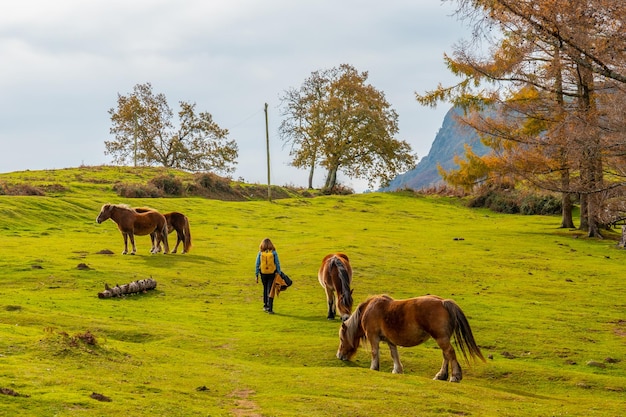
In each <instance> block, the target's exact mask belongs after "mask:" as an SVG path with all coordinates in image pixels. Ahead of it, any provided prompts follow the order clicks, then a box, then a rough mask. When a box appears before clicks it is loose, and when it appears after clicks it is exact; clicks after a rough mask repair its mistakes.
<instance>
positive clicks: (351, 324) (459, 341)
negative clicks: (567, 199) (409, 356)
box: [337, 295, 485, 382]
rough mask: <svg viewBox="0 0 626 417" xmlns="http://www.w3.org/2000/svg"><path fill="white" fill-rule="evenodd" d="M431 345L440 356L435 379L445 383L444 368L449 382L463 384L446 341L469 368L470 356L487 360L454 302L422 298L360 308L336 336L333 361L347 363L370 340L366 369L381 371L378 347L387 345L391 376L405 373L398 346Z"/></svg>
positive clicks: (375, 301) (385, 299)
mask: <svg viewBox="0 0 626 417" xmlns="http://www.w3.org/2000/svg"><path fill="white" fill-rule="evenodd" d="M430 337H432V338H433V339H435V341H436V342H437V344H438V345H439V347H440V348H441V350H442V351H443V364H442V365H441V370H440V371H439V372H438V373H437V375H435V377H434V378H433V379H438V380H442V381H445V380H447V379H448V365H450V368H451V370H452V376H451V377H450V382H460V381H461V379H462V378H463V375H462V372H461V366H460V365H459V362H458V361H457V359H456V352H455V351H454V347H452V344H451V343H450V341H451V340H452V338H453V337H454V339H455V342H456V345H457V346H458V347H459V348H460V349H461V352H462V353H463V357H464V358H465V360H466V362H468V355H469V356H470V357H471V358H472V359H474V358H480V359H482V361H483V362H485V358H484V357H483V355H482V353H481V352H480V348H479V347H478V345H477V344H476V342H475V341H474V335H473V334H472V329H471V328H470V325H469V323H468V321H467V318H466V317H465V314H464V313H463V311H462V310H461V308H460V307H459V306H458V305H457V304H456V303H455V302H454V301H452V300H444V299H443V298H440V297H437V296H434V295H426V296H423V297H417V298H410V299H407V300H394V299H392V298H391V297H389V296H387V295H377V296H373V297H370V298H368V299H367V300H366V301H364V302H363V303H361V304H359V306H358V307H357V308H356V311H355V312H354V314H352V316H350V318H349V319H348V320H346V321H345V322H343V323H342V324H341V329H340V330H339V350H337V358H339V359H341V360H344V361H347V360H350V359H351V358H352V357H353V356H354V355H355V354H356V351H357V349H358V347H359V344H360V342H361V340H363V341H365V340H369V343H370V345H371V348H372V352H371V353H372V361H371V366H370V369H373V370H376V371H377V370H378V368H379V350H378V345H379V342H380V341H384V342H387V344H388V345H389V350H390V351H391V357H392V359H393V373H395V374H400V373H402V372H403V368H402V363H401V362H400V356H399V355H398V348H397V346H404V347H411V346H417V345H419V344H420V343H423V342H425V341H426V340H428V339H429V338H430Z"/></svg>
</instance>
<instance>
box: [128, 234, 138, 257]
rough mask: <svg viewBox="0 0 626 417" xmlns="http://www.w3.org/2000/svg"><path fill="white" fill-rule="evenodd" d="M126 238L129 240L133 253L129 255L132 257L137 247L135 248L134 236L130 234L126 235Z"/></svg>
mask: <svg viewBox="0 0 626 417" xmlns="http://www.w3.org/2000/svg"><path fill="white" fill-rule="evenodd" d="M128 238H129V239H130V243H131V245H133V251H132V252H131V253H130V254H131V255H134V254H135V253H137V247H136V246H135V234H134V233H132V232H131V233H128Z"/></svg>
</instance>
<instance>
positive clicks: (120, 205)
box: [109, 203, 133, 210]
mask: <svg viewBox="0 0 626 417" xmlns="http://www.w3.org/2000/svg"><path fill="white" fill-rule="evenodd" d="M109 205H110V206H111V207H117V208H121V209H124V210H132V209H133V208H132V207H131V206H130V205H128V204H124V203H118V204H109Z"/></svg>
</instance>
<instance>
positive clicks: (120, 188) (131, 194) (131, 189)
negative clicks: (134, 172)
mask: <svg viewBox="0 0 626 417" xmlns="http://www.w3.org/2000/svg"><path fill="white" fill-rule="evenodd" d="M113 191H115V192H116V193H117V195H119V196H120V197H125V198H159V197H163V195H164V193H163V190H161V189H159V188H157V187H155V186H154V185H151V184H148V185H143V184H122V183H120V184H115V185H114V186H113Z"/></svg>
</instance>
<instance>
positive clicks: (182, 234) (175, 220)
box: [134, 207, 191, 253]
mask: <svg viewBox="0 0 626 417" xmlns="http://www.w3.org/2000/svg"><path fill="white" fill-rule="evenodd" d="M134 209H135V211H136V212H137V213H145V212H146V211H150V210H154V209H152V208H150V207H135V208H134ZM164 216H165V220H166V221H167V233H172V232H173V231H174V230H176V246H174V250H173V251H172V253H176V251H177V250H178V245H179V244H180V243H182V244H183V251H182V253H187V252H189V251H190V250H191V230H190V229H189V219H188V218H187V216H185V215H184V214H183V213H179V212H177V211H173V212H171V213H165V214H164ZM152 239H153V240H154V239H155V236H154V235H152ZM158 250H159V251H160V250H161V245H160V244H159V248H158Z"/></svg>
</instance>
